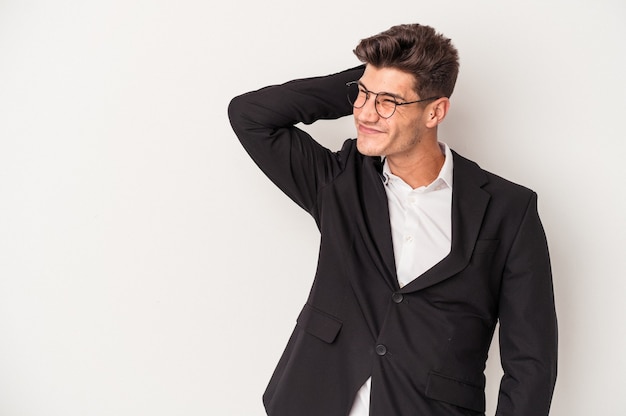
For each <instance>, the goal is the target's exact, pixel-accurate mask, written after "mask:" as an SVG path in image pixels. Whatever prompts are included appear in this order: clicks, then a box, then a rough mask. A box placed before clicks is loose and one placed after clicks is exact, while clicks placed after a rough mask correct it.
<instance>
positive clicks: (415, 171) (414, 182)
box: [387, 140, 446, 189]
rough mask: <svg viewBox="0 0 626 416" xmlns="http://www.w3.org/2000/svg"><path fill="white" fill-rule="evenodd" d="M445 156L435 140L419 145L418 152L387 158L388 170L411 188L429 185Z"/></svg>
mask: <svg viewBox="0 0 626 416" xmlns="http://www.w3.org/2000/svg"><path fill="white" fill-rule="evenodd" d="M445 159H446V158H445V156H444V155H443V153H441V148H440V147H439V143H438V142H437V141H436V140H435V141H432V142H429V143H428V145H426V144H424V146H421V148H420V150H419V152H417V153H415V154H412V155H402V156H394V157H388V158H387V165H388V166H389V170H390V171H391V173H393V174H394V175H396V176H398V177H400V178H402V180H403V181H404V182H406V183H407V184H408V185H409V186H410V187H411V188H413V189H415V188H419V187H420V186H427V185H430V184H431V183H432V182H433V181H434V180H435V179H437V176H439V172H441V168H442V166H443V163H444V162H445Z"/></svg>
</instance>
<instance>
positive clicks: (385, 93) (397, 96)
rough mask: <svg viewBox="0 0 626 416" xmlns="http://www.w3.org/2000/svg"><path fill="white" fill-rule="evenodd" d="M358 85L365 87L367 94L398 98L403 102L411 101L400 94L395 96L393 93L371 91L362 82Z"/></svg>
mask: <svg viewBox="0 0 626 416" xmlns="http://www.w3.org/2000/svg"><path fill="white" fill-rule="evenodd" d="M357 83H358V84H359V86H361V87H363V89H364V90H365V91H367V92H371V93H373V94H382V95H391V96H392V97H393V98H397V99H399V100H402V101H409V100H407V99H406V98H404V97H403V96H401V95H400V94H394V93H392V92H387V91H381V92H374V91H370V90H369V89H368V88H367V87H366V86H365V84H363V82H361V80H359V81H357Z"/></svg>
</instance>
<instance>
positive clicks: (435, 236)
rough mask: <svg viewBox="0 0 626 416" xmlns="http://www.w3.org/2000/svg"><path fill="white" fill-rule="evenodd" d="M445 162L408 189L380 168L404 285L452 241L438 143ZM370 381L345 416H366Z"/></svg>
mask: <svg viewBox="0 0 626 416" xmlns="http://www.w3.org/2000/svg"><path fill="white" fill-rule="evenodd" d="M439 146H440V147H441V152H442V153H443V154H444V156H445V161H444V163H443V166H442V167H441V171H440V172H439V176H438V177H437V179H435V180H434V181H433V182H432V183H430V184H429V185H428V186H420V187H419V188H415V189H412V188H411V187H410V186H409V185H408V184H407V183H406V182H404V181H403V180H402V179H401V178H399V177H398V176H395V175H394V174H393V173H391V171H390V170H389V166H388V165H387V161H386V160H385V163H384V165H383V182H384V184H385V191H386V192H387V201H388V204H389V221H390V223H391V238H392V241H393V254H394V256H395V261H396V274H397V276H398V284H399V285H400V287H404V286H406V285H407V284H408V283H410V282H411V281H412V280H414V279H416V278H418V277H419V276H420V275H421V274H422V273H424V272H425V271H426V270H428V269H430V268H431V267H432V266H434V265H435V264H437V263H439V261H441V260H442V259H443V258H444V257H446V256H447V255H448V253H450V247H451V242H452V152H451V151H450V148H449V147H448V145H447V144H445V143H441V142H440V143H439ZM371 383H372V378H371V377H370V378H369V379H368V380H367V381H366V382H365V384H363V386H362V387H361V388H360V389H359V391H358V393H357V395H356V398H355V400H354V404H353V405H352V410H351V411H350V414H349V416H369V403H370V393H371Z"/></svg>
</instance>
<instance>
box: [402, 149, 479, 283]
mask: <svg viewBox="0 0 626 416" xmlns="http://www.w3.org/2000/svg"><path fill="white" fill-rule="evenodd" d="M453 160H454V167H453V184H452V247H451V249H450V253H449V254H448V255H447V256H446V257H445V258H444V259H443V260H441V261H440V262H439V263H437V264H436V265H434V266H433V267H432V268H430V269H429V270H427V271H426V272H424V273H423V274H422V275H421V276H419V277H418V278H416V279H415V280H413V281H412V282H411V283H409V284H408V285H406V286H404V287H403V288H402V290H401V292H404V293H408V292H414V291H416V290H421V289H424V288H425V287H428V286H432V285H434V284H436V283H439V282H441V281H443V280H445V279H447V278H449V277H451V276H453V275H454V274H456V273H458V272H460V271H461V270H462V269H463V268H464V267H465V266H466V265H467V264H468V263H469V261H470V257H471V255H472V251H473V250H474V245H475V244H476V240H477V238H478V233H479V231H480V227H481V224H482V221H483V217H484V215H485V211H486V209H487V205H488V203H489V199H490V195H489V194H488V193H487V192H486V191H485V190H483V189H482V186H483V185H484V184H485V183H486V182H487V178H486V175H485V173H484V172H483V171H482V170H481V169H480V168H479V167H478V165H476V164H475V163H474V162H471V161H469V160H467V159H465V158H463V157H461V156H459V155H458V154H457V153H456V152H453Z"/></svg>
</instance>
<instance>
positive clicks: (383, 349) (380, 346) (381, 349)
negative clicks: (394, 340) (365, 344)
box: [376, 344, 387, 355]
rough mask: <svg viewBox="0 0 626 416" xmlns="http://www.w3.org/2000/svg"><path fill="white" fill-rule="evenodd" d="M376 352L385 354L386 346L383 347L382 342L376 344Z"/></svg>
mask: <svg viewBox="0 0 626 416" xmlns="http://www.w3.org/2000/svg"><path fill="white" fill-rule="evenodd" d="M376 354H378V355H385V354H387V347H385V346H384V345H383V344H378V345H377V346H376Z"/></svg>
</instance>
